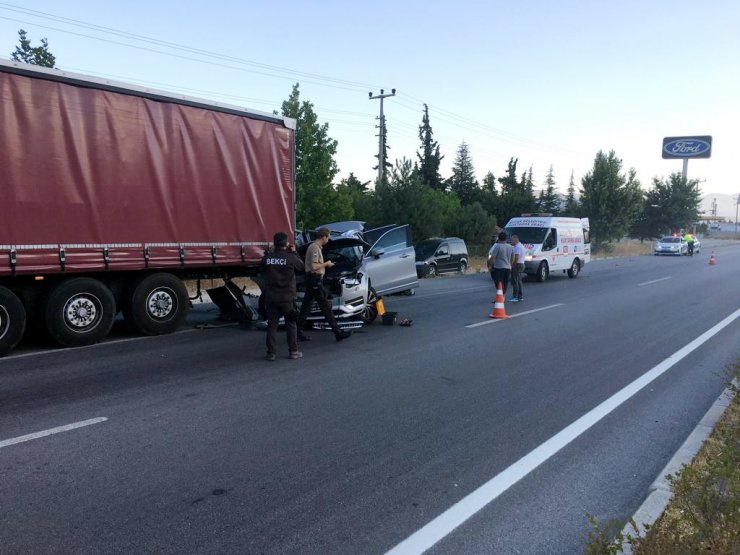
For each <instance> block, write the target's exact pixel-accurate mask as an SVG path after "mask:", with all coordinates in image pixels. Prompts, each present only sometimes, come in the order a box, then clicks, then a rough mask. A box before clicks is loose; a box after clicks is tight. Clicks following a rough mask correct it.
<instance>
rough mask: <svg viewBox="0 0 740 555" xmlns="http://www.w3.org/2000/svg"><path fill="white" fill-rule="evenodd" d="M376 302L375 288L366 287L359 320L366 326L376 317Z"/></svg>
mask: <svg viewBox="0 0 740 555" xmlns="http://www.w3.org/2000/svg"><path fill="white" fill-rule="evenodd" d="M377 302H378V294H377V293H376V292H375V289H373V288H372V287H370V288H368V290H367V301H366V302H365V308H364V309H363V310H362V315H361V316H360V320H362V323H363V324H365V325H366V326H369V325H370V324H372V323H373V322H374V321H375V319H376V318H377V317H378V307H377V306H376V305H375V303H377Z"/></svg>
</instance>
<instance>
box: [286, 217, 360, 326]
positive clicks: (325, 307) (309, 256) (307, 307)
mask: <svg viewBox="0 0 740 555" xmlns="http://www.w3.org/2000/svg"><path fill="white" fill-rule="evenodd" d="M330 235H331V232H330V231H329V230H328V229H327V228H325V227H322V228H321V229H319V236H318V237H317V238H316V239H315V240H314V241H313V242H312V243H311V244H310V245H309V246H308V250H307V251H306V262H305V269H306V294H305V295H304V296H303V303H302V304H301V313H300V315H299V317H298V339H300V340H301V341H310V340H311V338H310V337H309V336H308V335H306V334H305V333H304V332H303V328H304V326H305V325H306V319H307V318H308V315H309V313H310V312H311V306H312V305H313V302H314V301H316V302H317V303H318V304H319V307H320V308H321V313H322V314H323V315H324V318H326V321H327V322H328V323H329V325H330V326H331V329H332V331H334V337H335V338H336V340H337V341H341V340H342V339H347V338H348V337H349V336H350V335H352V332H350V331H346V330H342V329H339V325H338V324H337V319H336V318H335V317H334V313H333V312H332V310H331V303H330V302H329V294H328V293H327V291H326V289H325V288H324V284H323V280H324V274H325V273H326V269H327V268H331V267H332V266H334V263H333V262H332V261H331V260H328V261H326V262H324V254H323V252H322V250H321V249H322V248H323V247H324V245H326V244H327V243H328V242H329V237H330Z"/></svg>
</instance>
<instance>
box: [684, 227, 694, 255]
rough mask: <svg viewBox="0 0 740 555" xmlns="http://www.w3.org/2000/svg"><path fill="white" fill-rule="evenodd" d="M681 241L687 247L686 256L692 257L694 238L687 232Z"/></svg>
mask: <svg viewBox="0 0 740 555" xmlns="http://www.w3.org/2000/svg"><path fill="white" fill-rule="evenodd" d="M683 240H684V241H686V245H687V246H688V252H687V253H686V254H688V255H689V256H694V236H693V235H691V233H689V232H688V231H687V232H686V235H684V236H683Z"/></svg>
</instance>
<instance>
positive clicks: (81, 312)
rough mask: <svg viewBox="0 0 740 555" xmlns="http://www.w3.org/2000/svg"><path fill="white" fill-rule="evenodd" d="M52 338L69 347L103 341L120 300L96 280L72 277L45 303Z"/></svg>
mask: <svg viewBox="0 0 740 555" xmlns="http://www.w3.org/2000/svg"><path fill="white" fill-rule="evenodd" d="M42 310H43V314H44V321H45V322H46V329H47V331H48V332H49V335H50V336H51V337H52V339H54V341H56V342H57V343H59V344H60V345H64V346H65V347H82V346H84V345H92V344H94V343H97V342H98V341H100V340H101V339H103V338H104V337H105V336H106V335H108V332H109V331H110V329H111V327H113V320H114V319H115V317H116V312H117V310H116V301H115V299H114V298H113V293H112V292H111V290H110V289H108V288H107V287H106V286H105V285H103V284H102V283H101V282H99V281H98V280H96V279H92V278H72V279H68V280H65V281H62V282H61V283H59V284H57V285H56V286H54V287H53V288H52V289H51V290H50V291H49V293H48V294H47V295H46V298H45V299H44V301H43V303H42Z"/></svg>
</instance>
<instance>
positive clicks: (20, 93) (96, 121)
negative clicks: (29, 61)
mask: <svg viewBox="0 0 740 555" xmlns="http://www.w3.org/2000/svg"><path fill="white" fill-rule="evenodd" d="M0 121H1V130H0V168H2V172H0V193H1V195H2V199H3V216H2V218H0V275H8V274H15V275H19V274H25V273H48V272H58V271H64V272H78V271H90V270H95V269H100V270H132V269H139V268H145V267H149V268H152V267H162V268H166V267H183V266H184V267H188V266H202V265H213V264H219V265H237V266H241V265H245V266H249V265H253V264H256V263H258V261H259V259H260V258H261V255H262V251H263V249H264V245H266V244H268V243H269V242H270V240H271V238H272V235H273V234H274V233H275V232H276V231H278V230H281V231H286V232H288V233H289V234H292V233H293V231H294V225H295V224H294V198H295V190H294V159H293V158H294V151H293V149H294V135H293V133H294V131H293V129H294V125H295V124H294V121H293V120H291V119H289V118H283V117H279V116H273V115H270V114H263V113H259V112H250V111H247V110H243V109H240V108H237V107H233V106H225V105H222V104H218V103H210V102H208V101H202V100H196V99H190V98H187V97H178V96H174V95H171V94H169V93H163V92H157V91H151V90H149V89H143V88H137V87H131V86H129V85H122V84H114V83H111V82H109V81H104V80H97V79H93V78H88V77H84V76H79V75H74V74H69V73H65V72H61V71H59V70H54V69H51V70H50V69H46V68H37V67H36V66H28V65H26V64H20V63H14V62H6V61H2V60H0ZM11 251H12V256H11Z"/></svg>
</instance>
